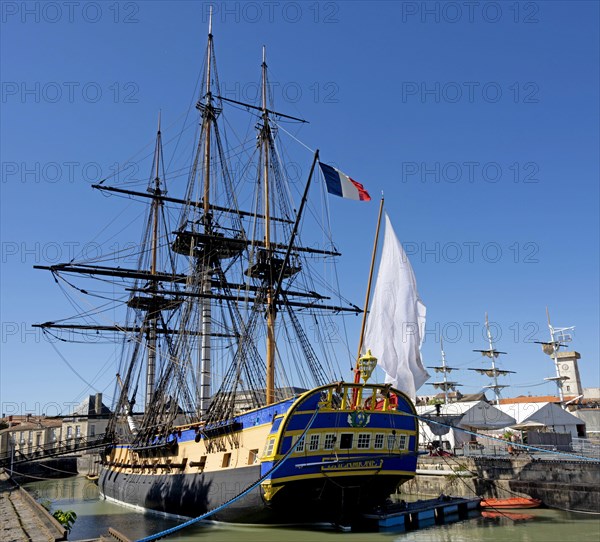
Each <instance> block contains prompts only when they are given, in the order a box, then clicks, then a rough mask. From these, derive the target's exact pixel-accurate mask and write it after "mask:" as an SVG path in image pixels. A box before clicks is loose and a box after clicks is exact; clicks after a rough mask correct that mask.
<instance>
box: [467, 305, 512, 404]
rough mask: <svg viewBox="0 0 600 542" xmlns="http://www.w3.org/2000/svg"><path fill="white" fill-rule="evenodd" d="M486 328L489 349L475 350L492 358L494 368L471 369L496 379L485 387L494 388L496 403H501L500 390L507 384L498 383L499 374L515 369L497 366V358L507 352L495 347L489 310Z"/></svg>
mask: <svg viewBox="0 0 600 542" xmlns="http://www.w3.org/2000/svg"><path fill="white" fill-rule="evenodd" d="M485 329H486V332H487V339H488V345H489V349H488V350H474V352H480V353H481V355H483V356H486V357H488V358H490V360H491V362H492V368H491V369H471V370H472V371H477V372H478V373H481V374H483V375H486V376H488V377H491V378H493V379H494V384H493V385H492V386H485V387H486V388H488V389H491V390H494V394H495V395H496V404H497V405H499V404H500V399H501V395H500V390H501V389H502V388H506V386H505V385H503V384H498V376H499V375H502V376H504V375H507V374H510V373H514V371H506V370H504V369H498V367H496V358H497V357H498V356H499V355H500V354H506V352H499V351H498V350H496V349H495V348H494V341H493V339H492V332H491V331H490V323H489V320H488V315H487V312H486V313H485Z"/></svg>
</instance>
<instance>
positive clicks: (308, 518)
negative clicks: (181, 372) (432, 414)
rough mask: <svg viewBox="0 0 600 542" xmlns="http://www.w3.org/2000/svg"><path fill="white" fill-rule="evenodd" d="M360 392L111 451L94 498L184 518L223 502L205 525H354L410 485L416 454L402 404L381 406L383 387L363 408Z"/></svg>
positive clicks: (307, 398) (410, 414)
mask: <svg viewBox="0 0 600 542" xmlns="http://www.w3.org/2000/svg"><path fill="white" fill-rule="evenodd" d="M356 386H357V385H355V384H344V385H343V386H342V385H337V386H334V385H329V386H324V387H322V388H317V389H315V390H311V391H309V392H306V393H305V394H303V395H302V396H300V397H298V398H293V399H290V400H287V401H283V402H281V403H278V404H275V405H270V406H268V407H264V408H262V409H257V410H255V411H250V412H248V413H244V414H241V415H239V416H238V417H236V418H235V419H234V420H232V423H230V424H229V425H228V427H229V428H230V432H227V431H225V430H224V429H223V426H219V433H218V436H214V435H216V433H213V436H210V431H211V429H210V428H209V427H208V426H207V427H203V428H202V430H200V429H198V428H193V427H182V428H180V429H179V430H178V431H176V432H174V433H173V435H172V437H171V440H167V441H166V442H165V443H164V444H163V445H162V447H161V446H158V447H156V446H154V445H153V446H146V447H138V448H135V447H132V446H130V445H120V446H115V447H111V448H110V449H108V450H107V451H106V453H105V455H104V464H103V467H102V469H101V472H100V479H99V481H98V485H99V488H100V491H101V493H102V494H103V495H104V496H105V497H106V498H108V499H111V500H114V501H117V502H120V503H123V504H126V505H128V506H132V507H135V508H137V509H140V510H144V511H153V512H156V513H161V514H169V515H176V516H182V517H198V516H200V515H203V514H205V513H207V512H209V511H210V512H212V511H214V510H215V509H216V508H218V507H221V505H223V504H225V503H227V506H225V507H223V508H221V509H219V510H217V511H216V512H215V513H214V514H212V515H211V516H210V519H215V520H218V521H226V522H238V523H307V522H331V523H336V524H341V525H351V524H352V523H354V520H355V518H356V517H358V514H357V512H358V511H362V512H364V511H367V510H370V509H372V508H374V507H376V506H380V505H382V504H383V503H384V502H385V500H386V499H387V498H388V497H389V495H390V494H391V493H393V492H394V491H395V490H396V489H397V487H398V486H399V485H401V484H402V483H404V482H406V481H408V480H410V479H411V478H412V477H413V476H414V474H415V470H416V450H417V447H418V442H417V439H418V431H417V421H416V418H415V413H414V407H413V405H412V403H411V402H410V400H409V399H408V398H407V397H405V396H404V395H403V394H401V393H400V392H397V391H394V397H393V399H394V400H393V401H391V400H388V399H385V400H383V399H378V398H380V397H382V395H381V392H382V391H385V392H386V393H389V388H384V387H383V386H379V387H378V386H375V385H374V386H371V388H370V389H369V390H368V392H369V393H370V396H369V397H367V399H366V400H365V398H364V397H363V394H367V390H366V389H365V388H364V387H361V388H360V390H358V389H357V387H356ZM372 399H375V400H372ZM260 450H262V452H261V451H260ZM251 486H254V487H253V489H252V490H251V491H249V492H248V493H246V494H245V495H243V496H242V495H241V494H242V493H243V492H244V491H245V490H246V489H248V488H250V487H251ZM232 499H233V502H229V501H231V500H232Z"/></svg>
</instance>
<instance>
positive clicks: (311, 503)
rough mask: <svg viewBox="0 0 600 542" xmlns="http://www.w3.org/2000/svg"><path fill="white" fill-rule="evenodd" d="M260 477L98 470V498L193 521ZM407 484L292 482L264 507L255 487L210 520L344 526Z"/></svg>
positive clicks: (242, 472)
mask: <svg viewBox="0 0 600 542" xmlns="http://www.w3.org/2000/svg"><path fill="white" fill-rule="evenodd" d="M259 477H260V467H259V466H250V467H242V468H238V469H228V470H224V471H221V472H216V473H199V474H123V473H117V472H114V471H110V470H109V469H103V470H102V472H101V473H100V479H99V481H98V486H99V488H100V491H101V492H102V494H103V495H104V496H105V497H107V498H110V499H113V500H116V501H119V502H120V503H122V504H124V505H127V506H133V507H135V508H137V509H140V510H142V509H143V510H144V511H151V512H155V513H164V514H169V515H176V516H182V517H197V516H200V515H202V514H204V513H205V512H208V511H209V510H212V509H214V508H216V507H217V506H219V505H221V504H223V503H224V502H227V501H228V500H229V499H232V498H233V497H235V496H237V495H239V494H240V493H241V492H242V491H243V490H244V489H246V488H247V487H249V486H250V485H252V484H253V483H255V482H256V480H258V478H259ZM407 479H408V478H407V477H403V476H397V475H388V476H381V475H375V476H364V477H363V476H360V477H356V476H352V477H347V478H346V477H336V478H335V479H330V478H326V477H324V478H316V479H308V480H298V481H294V482H292V483H288V484H285V485H284V487H283V488H282V489H281V490H280V491H279V492H278V493H277V495H276V496H275V498H273V499H272V500H271V502H270V503H269V504H267V503H266V501H265V500H264V499H263V497H262V490H261V489H260V487H258V488H255V489H254V490H252V491H251V492H250V493H249V494H248V495H246V496H245V497H243V498H241V499H239V500H238V501H236V502H234V503H232V504H231V505H229V506H228V507H226V508H224V509H223V510H222V511H220V512H218V513H216V514H214V515H213V516H211V517H210V519H214V520H218V521H225V522H231V523H311V522H316V521H322V522H331V523H336V524H343V525H350V524H352V523H353V519H355V517H356V512H357V511H358V510H361V511H363V512H364V511H365V510H366V509H371V508H373V507H374V506H377V505H380V504H382V500H385V498H386V497H387V496H389V495H390V494H391V493H393V492H394V491H395V489H396V488H397V487H398V485H400V484H401V483H403V482H405V481H406V480H407Z"/></svg>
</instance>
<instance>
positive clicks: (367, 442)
mask: <svg viewBox="0 0 600 542" xmlns="http://www.w3.org/2000/svg"><path fill="white" fill-rule="evenodd" d="M370 446H371V434H370V433H360V434H359V435H358V445H357V447H358V448H361V449H363V450H364V449H365V448H369V447H370Z"/></svg>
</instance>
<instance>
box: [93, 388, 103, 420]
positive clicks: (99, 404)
mask: <svg viewBox="0 0 600 542" xmlns="http://www.w3.org/2000/svg"><path fill="white" fill-rule="evenodd" d="M94 413H95V414H96V416H100V414H102V394H101V393H97V394H96V403H95V405H94Z"/></svg>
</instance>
